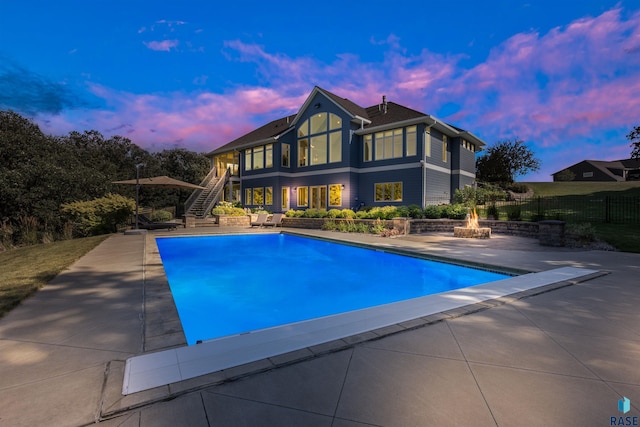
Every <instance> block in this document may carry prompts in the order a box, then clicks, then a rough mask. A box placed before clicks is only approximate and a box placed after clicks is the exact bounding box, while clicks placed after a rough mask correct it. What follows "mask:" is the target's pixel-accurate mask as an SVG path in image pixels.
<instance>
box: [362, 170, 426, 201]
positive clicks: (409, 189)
mask: <svg viewBox="0 0 640 427" xmlns="http://www.w3.org/2000/svg"><path fill="white" fill-rule="evenodd" d="M359 175H360V178H359V184H360V185H359V192H358V198H359V202H360V203H364V205H365V206H384V205H398V206H400V205H413V204H415V205H421V204H422V168H421V167H420V164H419V163H417V164H415V165H410V166H409V167H403V168H400V169H393V170H373V171H371V172H366V170H364V169H362V170H361V171H360V174H359ZM396 182H401V183H402V200H401V201H393V200H382V201H376V198H375V185H376V184H383V183H396Z"/></svg>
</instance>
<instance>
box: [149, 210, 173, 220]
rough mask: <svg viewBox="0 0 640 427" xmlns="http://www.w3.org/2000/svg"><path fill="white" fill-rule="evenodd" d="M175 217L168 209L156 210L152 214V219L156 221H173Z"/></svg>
mask: <svg viewBox="0 0 640 427" xmlns="http://www.w3.org/2000/svg"><path fill="white" fill-rule="evenodd" d="M172 219H173V215H171V212H168V211H163V210H160V211H154V212H153V213H152V214H151V221H154V222H167V221H171V220H172Z"/></svg>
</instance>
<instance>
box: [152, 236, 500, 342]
mask: <svg viewBox="0 0 640 427" xmlns="http://www.w3.org/2000/svg"><path fill="white" fill-rule="evenodd" d="M156 243H157V246H158V249H159V252H160V257H161V259H162V263H163V265H164V269H165V272H166V275H167V279H168V281H169V285H170V288H171V292H172V294H173V298H174V301H175V304H176V307H177V309H178V314H179V316H180V320H181V323H182V326H183V330H184V333H185V336H186V339H187V343H188V344H189V345H191V344H195V343H197V342H198V341H205V340H211V339H216V338H220V337H225V336H229V335H237V334H244V333H248V332H253V331H257V330H262V329H266V328H273V327H277V326H282V325H287V324H291V323H295V322H301V321H305V320H309V319H314V318H320V317H324V316H331V315H335V314H339V313H345V312H350V311H354V310H360V309H365V308H368V307H375V306H380V305H384V304H389V303H394V302H397V301H403V300H408V299H412V298H419V297H423V296H426V295H432V294H437V293H441V292H447V291H452V290H455V289H461V288H466V287H469V286H475V285H478V284H482V283H487V282H494V281H498V280H501V279H506V278H509V277H510V276H508V275H505V274H499V273H495V272H490V271H484V270H479V269H474V268H469V267H462V266H459V265H454V264H445V263H440V262H435V261H429V260H425V259H421V258H414V257H409V256H403V255H397V254H393V253H388V252H383V251H380V250H373V249H365V248H360V247H355V246H349V245H343V244H337V243H332V242H329V241H324V240H317V239H311V238H303V237H299V236H294V235H288V234H264V235H225V236H220V235H219V236H197V237H175V238H157V239H156Z"/></svg>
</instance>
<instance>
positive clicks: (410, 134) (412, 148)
mask: <svg viewBox="0 0 640 427" xmlns="http://www.w3.org/2000/svg"><path fill="white" fill-rule="evenodd" d="M417 129H418V128H417V127H416V126H409V127H407V128H406V139H407V144H406V148H405V154H406V155H407V156H415V155H416V154H418V136H417V135H418V134H417V132H418V130H417Z"/></svg>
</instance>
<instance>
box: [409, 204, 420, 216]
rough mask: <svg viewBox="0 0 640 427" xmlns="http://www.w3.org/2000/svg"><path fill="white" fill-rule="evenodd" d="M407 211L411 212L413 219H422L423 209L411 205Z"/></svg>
mask: <svg viewBox="0 0 640 427" xmlns="http://www.w3.org/2000/svg"><path fill="white" fill-rule="evenodd" d="M407 210H408V211H409V215H408V216H409V217H410V218H413V219H420V218H422V208H421V207H420V206H418V205H409V206H408V207H407Z"/></svg>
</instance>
